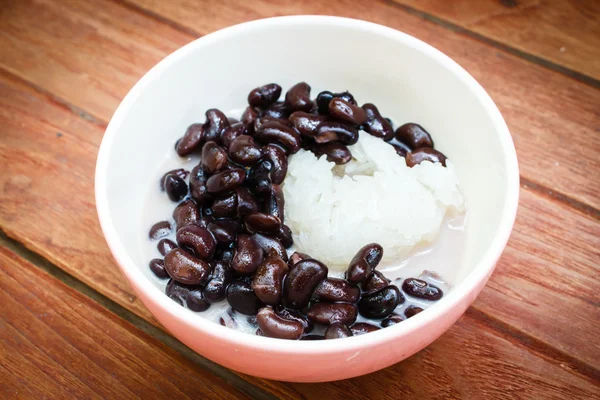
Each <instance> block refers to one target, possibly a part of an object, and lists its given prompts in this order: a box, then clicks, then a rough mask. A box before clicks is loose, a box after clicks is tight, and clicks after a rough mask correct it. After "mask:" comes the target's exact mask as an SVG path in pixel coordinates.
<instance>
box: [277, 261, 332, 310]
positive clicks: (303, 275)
mask: <svg viewBox="0 0 600 400" xmlns="http://www.w3.org/2000/svg"><path fill="white" fill-rule="evenodd" d="M327 272H328V269H327V267H326V266H325V265H323V264H322V263H320V262H319V261H317V260H311V259H309V260H302V261H300V262H298V263H297V264H296V265H295V266H294V268H292V269H291V270H290V272H289V273H288V275H287V277H286V279H285V282H284V285H283V298H284V300H285V304H286V306H288V307H291V308H296V309H302V308H304V307H306V306H307V305H308V303H309V302H310V298H311V296H312V293H313V291H314V290H315V288H316V287H317V285H318V284H319V283H321V281H322V280H323V279H325V278H327Z"/></svg>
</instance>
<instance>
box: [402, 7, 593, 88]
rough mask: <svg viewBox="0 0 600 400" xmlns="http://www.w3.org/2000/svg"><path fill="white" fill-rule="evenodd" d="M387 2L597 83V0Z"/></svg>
mask: <svg viewBox="0 0 600 400" xmlns="http://www.w3.org/2000/svg"><path fill="white" fill-rule="evenodd" d="M392 1H395V2H396V3H398V4H402V5H405V6H409V7H411V8H412V9H414V10H419V11H421V12H425V13H427V14H429V15H431V16H434V17H436V18H439V19H441V20H444V21H449V22H451V23H452V24H455V25H457V26H459V27H461V28H464V29H467V30H468V31H470V32H474V33H475V34H478V35H481V36H483V37H485V38H487V39H491V40H494V41H497V42H499V43H502V44H504V45H507V46H510V47H513V48H516V49H518V50H520V51H522V52H525V53H529V54H533V55H535V56H536V57H539V58H541V59H543V60H546V61H548V62H550V63H554V64H557V65H559V66H562V67H565V68H568V69H571V70H573V71H576V72H578V73H579V74H582V75H587V76H589V77H591V78H593V79H595V80H596V81H598V80H600V24H599V23H598V21H600V3H599V2H598V1H594V0H583V1H581V0H552V1H540V0H518V1H517V0H502V1H498V0H479V1H469V0H454V1H446V0H392Z"/></svg>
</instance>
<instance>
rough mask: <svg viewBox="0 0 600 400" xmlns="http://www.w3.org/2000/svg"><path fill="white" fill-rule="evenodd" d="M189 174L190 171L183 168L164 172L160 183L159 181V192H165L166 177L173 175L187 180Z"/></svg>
mask: <svg viewBox="0 0 600 400" xmlns="http://www.w3.org/2000/svg"><path fill="white" fill-rule="evenodd" d="M189 174H190V171H188V170H186V169H183V168H178V169H174V170H171V171H168V172H165V174H164V175H163V176H162V177H161V178H160V181H159V185H160V190H165V178H166V177H167V175H175V176H177V177H179V178H181V179H183V180H185V179H187V177H188V175H189Z"/></svg>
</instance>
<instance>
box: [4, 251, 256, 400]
mask: <svg viewBox="0 0 600 400" xmlns="http://www.w3.org/2000/svg"><path fill="white" fill-rule="evenodd" d="M0 265H1V266H2V268H1V269H0V302H1V303H2V307H1V308H0V350H1V353H0V354H3V356H2V357H1V358H0V365H1V366H2V368H3V369H4V371H5V373H3V374H2V377H3V378H2V379H1V380H2V381H3V383H2V386H0V387H1V388H2V395H1V396H0V397H2V398H3V399H9V398H134V397H146V398H167V397H171V398H172V396H176V397H177V398H198V397H199V396H200V397H205V398H219V399H239V398H245V396H244V395H243V394H242V393H240V392H238V391H237V390H235V389H234V388H233V387H232V386H229V385H227V384H226V383H225V382H223V381H222V380H221V379H220V378H218V377H216V376H214V375H212V374H211V373H209V372H207V371H205V370H203V369H202V368H200V367H198V366H196V365H195V364H193V363H192V362H190V361H188V360H187V359H185V358H184V357H183V356H181V355H180V354H179V353H176V352H175V351H174V350H172V349H170V348H168V347H167V346H165V345H163V344H162V343H160V342H158V341H157V340H155V339H154V338H152V337H150V336H148V335H147V334H145V333H143V332H141V331H140V330H138V329H137V328H135V327H133V326H132V325H130V324H129V323H128V322H126V321H124V320H122V319H120V318H118V317H116V316H115V315H113V314H111V313H109V312H108V311H107V310H105V309H103V308H102V307H100V306H99V305H98V304H96V303H95V302H93V301H92V300H90V299H88V298H86V297H85V296H83V295H81V294H80V293H78V292H76V291H74V290H73V289H70V288H68V287H67V286H65V285H64V284H63V283H61V282H60V281H58V280H56V279H55V278H53V277H51V276H50V275H48V274H47V273H45V272H43V271H41V270H40V269H38V268H36V267H35V266H33V265H31V264H29V263H28V262H26V261H24V260H23V259H21V258H19V257H18V256H17V255H16V254H14V253H12V252H10V251H9V250H7V249H4V248H1V247H0ZM29 394H30V395H31V397H30V396H29Z"/></svg>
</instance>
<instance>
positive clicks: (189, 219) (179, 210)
mask: <svg viewBox="0 0 600 400" xmlns="http://www.w3.org/2000/svg"><path fill="white" fill-rule="evenodd" d="M173 219H174V220H175V224H176V226H177V229H180V228H183V227H184V226H187V225H194V224H196V223H197V222H198V220H200V210H199V209H198V205H197V204H196V202H195V201H194V200H192V199H187V200H185V201H182V202H181V203H179V204H178V205H177V207H175V209H174V210H173Z"/></svg>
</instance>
